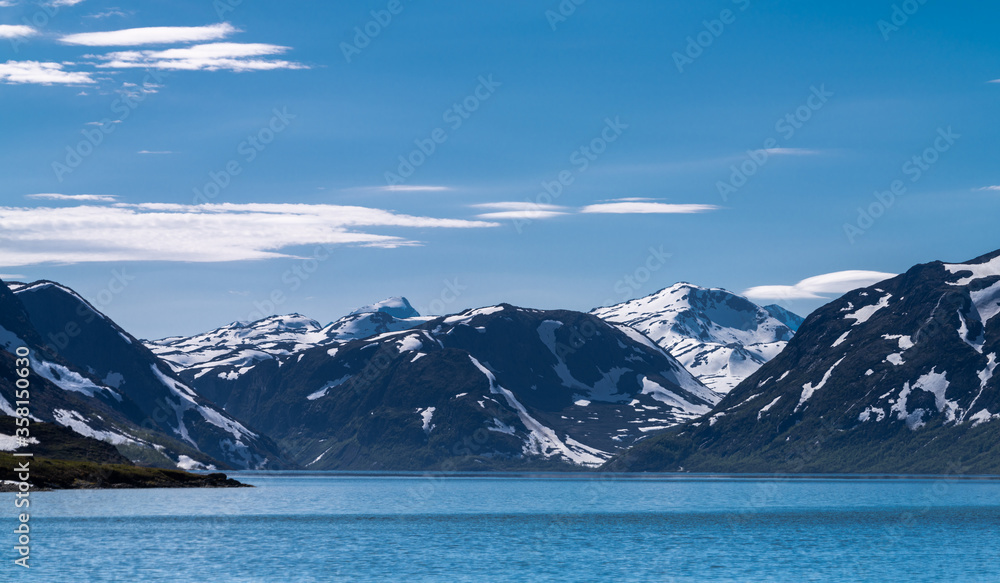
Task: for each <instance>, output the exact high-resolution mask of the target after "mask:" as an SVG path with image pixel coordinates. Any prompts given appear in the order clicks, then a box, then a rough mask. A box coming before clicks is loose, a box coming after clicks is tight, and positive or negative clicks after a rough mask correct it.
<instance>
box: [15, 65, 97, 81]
mask: <svg viewBox="0 0 1000 583" xmlns="http://www.w3.org/2000/svg"><path fill="white" fill-rule="evenodd" d="M0 83H8V84H12V85H13V84H23V83H34V84H38V85H53V84H59V85H78V84H81V83H86V84H89V83H96V81H95V80H94V79H92V78H91V77H90V74H89V73H82V72H76V71H64V70H63V65H62V64H61V63H41V62H38V61H7V62H6V63H0Z"/></svg>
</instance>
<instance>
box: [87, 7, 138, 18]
mask: <svg viewBox="0 0 1000 583" xmlns="http://www.w3.org/2000/svg"><path fill="white" fill-rule="evenodd" d="M130 14H135V13H134V12H125V11H124V10H120V9H118V8H112V9H110V10H104V11H101V12H95V13H94V14H88V15H87V18H110V17H112V16H121V17H123V18H124V17H126V16H129V15H130Z"/></svg>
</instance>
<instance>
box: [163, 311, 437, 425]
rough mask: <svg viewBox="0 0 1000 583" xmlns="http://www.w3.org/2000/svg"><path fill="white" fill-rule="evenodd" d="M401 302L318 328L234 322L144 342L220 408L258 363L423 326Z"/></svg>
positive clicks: (309, 323) (283, 319)
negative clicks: (188, 333)
mask: <svg viewBox="0 0 1000 583" xmlns="http://www.w3.org/2000/svg"><path fill="white" fill-rule="evenodd" d="M428 319H429V318H422V317H420V314H418V313H417V311H416V310H414V309H413V307H412V306H410V303H409V302H408V301H407V300H406V298H401V297H399V298H389V299H387V300H383V301H381V302H378V303H375V304H371V305H368V306H365V307H363V308H359V309H358V310H355V311H354V312H352V313H351V314H350V315H348V316H345V317H343V318H341V319H339V320H337V321H336V322H333V323H332V324H329V325H327V326H322V325H321V324H320V323H319V322H317V321H316V320H312V319H310V318H306V317H305V316H302V315H300V314H290V315H286V316H271V317H269V318H264V319H262V320H258V321H256V322H249V323H248V322H234V323H232V324H229V325H227V326H223V327H221V328H218V329H216V330H212V331H211V332H205V333H204V334H198V335H197V336H191V337H180V336H178V337H172V338H164V339H162V340H151V341H146V342H145V344H146V346H147V347H148V348H149V349H150V350H151V351H153V353H154V354H156V355H157V356H159V357H160V358H162V359H163V360H165V361H167V362H168V363H170V365H171V366H172V367H173V369H174V371H176V372H177V373H178V374H179V375H181V377H182V378H183V379H184V380H185V381H187V382H189V383H192V384H193V385H194V386H195V387H196V388H197V389H198V390H199V391H201V392H203V393H204V394H205V395H206V396H207V397H209V398H210V399H212V400H214V401H216V402H218V403H220V404H223V405H224V404H225V394H226V393H228V391H229V389H230V388H231V387H230V385H231V383H232V382H233V381H236V380H237V379H238V378H239V377H241V376H242V375H244V374H246V373H247V372H248V371H249V370H250V369H252V368H253V367H254V366H256V365H257V364H259V363H261V362H263V361H269V360H274V361H277V362H278V363H279V364H284V362H285V361H287V360H288V359H289V358H291V357H292V356H294V355H297V354H299V353H301V352H302V351H304V350H307V349H309V348H314V347H317V346H328V345H329V346H332V345H336V344H341V343H344V342H349V341H351V340H356V339H359V338H367V337H368V336H374V335H376V334H383V333H385V332H392V331H396V330H405V329H407V328H412V327H414V326H417V325H419V324H422V323H424V322H426V321H427V320H428Z"/></svg>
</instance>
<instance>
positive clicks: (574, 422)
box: [227, 305, 720, 470]
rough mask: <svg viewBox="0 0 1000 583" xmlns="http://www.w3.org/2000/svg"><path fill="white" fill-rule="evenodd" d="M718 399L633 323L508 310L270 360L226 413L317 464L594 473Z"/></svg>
mask: <svg viewBox="0 0 1000 583" xmlns="http://www.w3.org/2000/svg"><path fill="white" fill-rule="evenodd" d="M719 399H720V395H718V394H716V393H715V392H713V391H711V390H710V389H708V388H707V387H705V386H704V385H702V384H701V383H700V382H698V380H697V379H695V378H694V377H693V376H692V375H691V374H690V373H689V372H688V371H687V370H685V369H684V367H683V366H682V365H681V364H680V363H679V362H677V360H676V359H674V358H673V357H671V356H670V355H669V354H668V353H667V352H666V351H664V350H663V349H662V348H660V347H659V346H657V345H656V344H655V343H653V342H652V341H651V340H650V339H648V338H647V337H645V336H643V335H642V334H640V333H639V332H637V331H635V330H633V329H632V328H629V327H627V326H621V325H615V324H611V323H608V322H605V321H603V320H601V319H598V318H596V317H594V316H590V315H587V314H582V313H579V312H567V311H539V310H529V309H523V308H516V307H513V306H510V305H500V306H494V307H488V308H480V309H476V310H469V311H466V312H463V313H462V314H459V315H454V316H448V317H441V318H437V319H435V320H432V321H430V322H427V323H425V324H423V325H421V326H419V327H417V328H414V329H411V330H403V331H396V332H389V333H384V334H380V335H378V336H375V337H372V338H368V339H364V340H356V341H352V342H348V343H346V344H340V345H337V346H334V347H327V346H322V347H317V348H313V349H310V350H307V351H306V352H304V353H302V354H301V355H300V356H299V357H296V358H295V359H292V360H289V361H288V362H286V363H285V364H284V365H282V366H280V367H279V366H277V365H276V364H275V363H273V362H270V363H263V364H262V365H260V366H258V367H255V368H254V369H253V370H251V371H249V372H248V373H247V374H246V375H244V377H243V378H242V379H241V381H240V383H239V386H238V388H237V389H234V390H233V392H232V393H231V395H230V396H229V399H228V401H227V410H228V411H230V412H232V413H233V414H235V415H237V416H240V417H242V418H245V419H247V420H248V421H249V422H251V423H253V424H255V425H259V426H260V427H261V428H262V429H263V430H264V431H267V432H269V434H270V435H272V436H273V437H274V438H275V439H277V440H278V441H279V443H280V444H281V445H282V446H283V447H284V448H285V451H286V452H287V453H288V455H289V456H291V457H292V458H293V459H294V460H295V461H296V462H297V463H299V464H300V465H302V466H304V467H306V468H308V469H317V470H318V469H326V470H329V469H393V470H401V469H426V468H432V467H437V468H442V467H458V466H462V467H467V468H486V467H494V468H503V467H526V465H530V464H549V465H552V464H556V465H565V464H567V463H569V464H576V465H582V466H595V465H599V464H600V463H602V462H603V461H604V460H606V459H608V458H609V457H610V456H611V455H612V454H613V453H614V452H616V451H619V450H621V449H622V448H624V447H626V446H628V445H629V444H631V443H633V442H635V441H636V440H637V439H641V438H643V437H645V436H648V435H652V434H655V433H656V432H658V431H662V430H663V429H665V428H667V427H669V426H672V425H675V424H677V423H679V422H682V421H684V420H687V419H691V418H694V417H697V416H699V415H702V414H704V413H706V412H708V411H709V410H710V409H711V407H712V406H713V405H714V404H715V403H716V402H717V401H718V400H719ZM456 464H457V465H456ZM536 467H537V466H536Z"/></svg>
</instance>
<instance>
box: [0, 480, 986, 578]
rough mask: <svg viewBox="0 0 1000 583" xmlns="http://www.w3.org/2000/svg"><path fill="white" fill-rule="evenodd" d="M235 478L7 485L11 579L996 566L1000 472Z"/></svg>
mask: <svg viewBox="0 0 1000 583" xmlns="http://www.w3.org/2000/svg"><path fill="white" fill-rule="evenodd" d="M232 475H233V477H236V478H238V479H240V480H242V481H244V482H247V483H250V484H253V485H254V486H256V488H252V489H251V488H245V489H231V490H118V491H108V490H103V491H64V492H44V493H35V494H32V496H31V501H32V507H31V510H32V519H31V526H32V545H33V548H32V554H31V563H32V568H31V569H30V570H25V569H21V568H16V567H15V566H14V565H13V558H14V555H13V553H12V550H11V547H12V546H13V544H15V543H14V534H13V533H12V530H13V527H14V525H15V522H14V521H15V518H14V516H15V509H14V505H13V494H2V495H0V498H2V500H0V505H3V508H5V511H4V512H3V513H2V514H0V516H3V520H4V523H3V524H4V525H5V527H4V528H3V532H4V533H5V534H2V535H0V536H2V537H6V539H5V540H3V541H2V545H3V548H5V549H6V551H5V553H4V556H5V562H4V565H3V567H0V572H2V573H4V574H5V576H4V577H3V581H19V582H20V581H28V582H34V581H39V582H45V583H59V582H63V581H66V582H79V583H91V582H93V583H97V582H105V581H109V582H110V581H114V582H121V581H141V582H148V583H151V582H159V581H170V582H187V581H206V582H224V581H234V582H248V583H249V582H272V581H273V582H300V581H301V582H306V581H406V582H414V581H444V582H449V583H457V582H465V581H468V582H476V583H481V582H507V581H510V582H514V581H517V582H522V581H656V582H664V583H675V582H705V581H708V582H712V581H782V582H784V581H788V582H796V583H798V582H802V581H838V582H841V581H877V582H880V583H885V582H890V581H906V582H908V583H916V582H924V581H927V582H930V581H934V582H941V581H949V582H951V581H984V582H986V581H989V582H991V583H995V582H996V581H1000V481H994V480H954V479H948V478H938V479H830V478H820V477H816V478H796V479H784V478H780V477H757V478H753V477H750V478H747V477H725V476H683V477H662V476H659V477H649V476H643V477H636V476H629V477H625V476H603V477H595V476H582V475H572V476H548V475H520V476H498V475H483V476H447V477H444V476H423V475H365V474H311V473H295V472H289V473H249V472H245V473H234V474H232ZM7 526H9V528H8V527H7Z"/></svg>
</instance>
